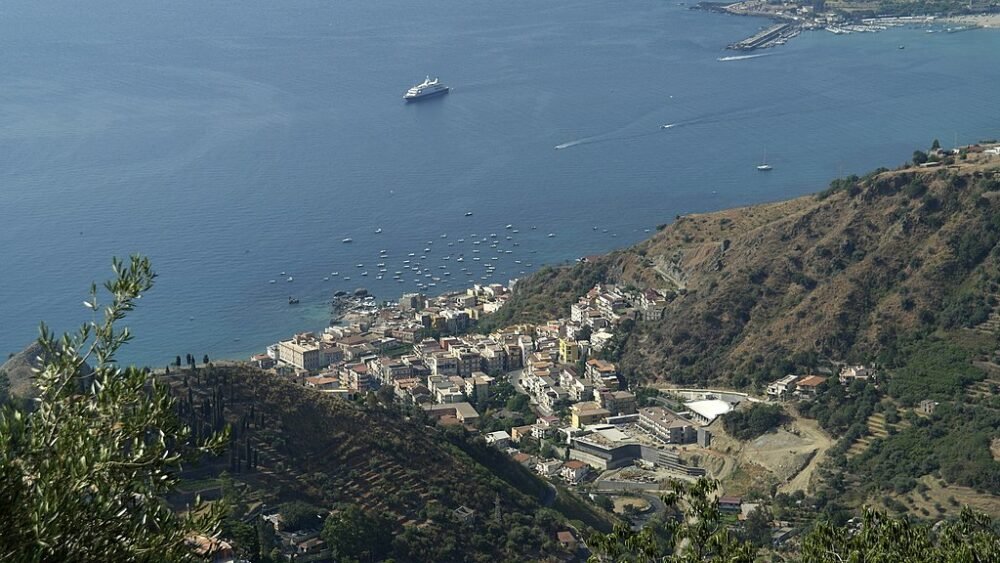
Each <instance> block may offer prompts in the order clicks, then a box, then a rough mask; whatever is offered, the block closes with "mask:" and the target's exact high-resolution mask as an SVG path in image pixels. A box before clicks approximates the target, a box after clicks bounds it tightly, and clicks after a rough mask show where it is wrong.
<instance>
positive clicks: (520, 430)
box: [510, 424, 535, 444]
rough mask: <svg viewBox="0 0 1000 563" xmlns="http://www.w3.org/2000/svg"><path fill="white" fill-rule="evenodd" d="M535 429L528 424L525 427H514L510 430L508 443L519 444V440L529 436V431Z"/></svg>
mask: <svg viewBox="0 0 1000 563" xmlns="http://www.w3.org/2000/svg"><path fill="white" fill-rule="evenodd" d="M534 428H535V426H534V425H533V424H528V425H526V426H515V427H514V428H511V429H510V441H511V442H514V443H515V444H520V443H521V438H524V437H525V436H531V431H532V430H533V429H534Z"/></svg>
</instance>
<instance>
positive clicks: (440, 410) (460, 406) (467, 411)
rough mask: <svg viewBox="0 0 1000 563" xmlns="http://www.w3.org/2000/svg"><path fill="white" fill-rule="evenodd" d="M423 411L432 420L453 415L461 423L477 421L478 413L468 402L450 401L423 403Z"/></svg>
mask: <svg viewBox="0 0 1000 563" xmlns="http://www.w3.org/2000/svg"><path fill="white" fill-rule="evenodd" d="M423 409H424V412H426V413H427V416H429V417H431V418H433V419H434V420H441V418H442V417H444V416H453V417H455V418H456V419H458V421H459V422H461V423H462V424H475V423H477V422H479V413H478V412H476V409H475V408H473V406H472V405H470V404H469V403H450V404H446V405H424V406H423Z"/></svg>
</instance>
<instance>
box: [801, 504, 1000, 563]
mask: <svg viewBox="0 0 1000 563" xmlns="http://www.w3.org/2000/svg"><path fill="white" fill-rule="evenodd" d="M802 560H803V561H806V562H813V561H816V562H820V561H823V562H825V561H923V562H941V563H951V562H955V563H958V562H965V561H970V562H971V561H1000V533H998V530H997V526H996V524H995V523H994V522H993V520H992V519H990V517H988V516H986V515H984V514H977V513H974V512H973V511H971V510H970V509H969V508H965V509H964V510H963V511H962V514H961V516H960V518H959V519H958V521H956V522H946V523H943V524H941V525H940V527H939V528H938V529H937V530H932V529H930V528H928V527H925V526H922V525H919V524H914V523H913V522H911V521H910V520H908V519H906V518H899V519H896V518H892V517H889V516H887V515H886V514H885V513H884V512H880V511H877V510H873V509H868V510H866V511H865V514H864V518H863V521H862V525H861V529H860V530H856V531H854V530H849V529H846V528H842V527H837V526H834V525H832V524H830V523H828V522H821V523H819V524H817V525H816V526H815V527H814V528H813V530H812V531H811V532H810V533H809V534H808V535H807V536H806V537H804V538H803V539H802Z"/></svg>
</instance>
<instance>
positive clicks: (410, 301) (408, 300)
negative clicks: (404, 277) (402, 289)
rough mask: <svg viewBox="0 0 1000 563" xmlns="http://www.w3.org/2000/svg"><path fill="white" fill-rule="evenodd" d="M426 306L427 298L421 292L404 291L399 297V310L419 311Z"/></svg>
mask: <svg viewBox="0 0 1000 563" xmlns="http://www.w3.org/2000/svg"><path fill="white" fill-rule="evenodd" d="M426 306H427V298H425V297H424V296H423V295H422V294H420V293H404V294H403V296H402V297H400V298H399V310H400V311H403V312H407V311H419V310H421V309H423V308H424V307H426Z"/></svg>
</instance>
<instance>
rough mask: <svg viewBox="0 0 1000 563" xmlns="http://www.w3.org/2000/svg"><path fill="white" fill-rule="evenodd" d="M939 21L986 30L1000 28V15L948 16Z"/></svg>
mask: <svg viewBox="0 0 1000 563" xmlns="http://www.w3.org/2000/svg"><path fill="white" fill-rule="evenodd" d="M938 21H942V22H948V23H957V24H960V25H974V26H976V27H981V28H984V29H998V28H1000V14H969V15H964V16H946V17H942V18H940V19H939V20H938Z"/></svg>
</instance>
